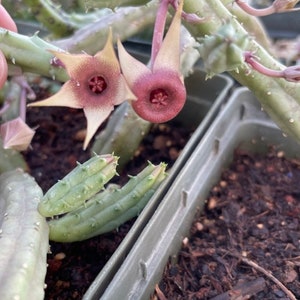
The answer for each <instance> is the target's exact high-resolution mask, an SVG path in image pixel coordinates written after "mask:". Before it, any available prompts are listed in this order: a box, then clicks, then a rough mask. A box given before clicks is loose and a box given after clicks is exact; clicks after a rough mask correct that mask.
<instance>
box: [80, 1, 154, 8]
mask: <svg viewBox="0 0 300 300" xmlns="http://www.w3.org/2000/svg"><path fill="white" fill-rule="evenodd" d="M149 2H157V1H156V0H155V1H151V0H84V7H85V8H86V9H87V10H88V9H91V8H105V7H108V8H111V9H115V8H117V7H122V6H140V5H145V4H147V3H149Z"/></svg>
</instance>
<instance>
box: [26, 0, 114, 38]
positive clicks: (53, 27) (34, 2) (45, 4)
mask: <svg viewBox="0 0 300 300" xmlns="http://www.w3.org/2000/svg"><path fill="white" fill-rule="evenodd" d="M24 3H25V4H26V5H27V6H28V8H29V10H30V12H31V13H32V14H33V15H34V16H35V18H36V19H37V20H38V21H39V22H41V23H42V24H43V26H45V27H46V28H47V29H48V30H49V32H51V33H52V34H53V35H55V36H56V37H63V36H69V35H70V34H72V33H73V32H74V31H75V30H78V29H79V28H81V27H82V26H84V25H87V24H90V23H93V22H95V21H97V20H99V19H100V18H102V17H103V16H105V15H107V14H109V13H111V12H110V10H109V9H105V10H95V11H93V12H91V13H84V14H78V13H77V14H75V13H73V14H68V13H66V12H64V11H63V10H62V8H61V7H60V6H56V5H55V4H54V3H53V2H52V1H50V0H24Z"/></svg>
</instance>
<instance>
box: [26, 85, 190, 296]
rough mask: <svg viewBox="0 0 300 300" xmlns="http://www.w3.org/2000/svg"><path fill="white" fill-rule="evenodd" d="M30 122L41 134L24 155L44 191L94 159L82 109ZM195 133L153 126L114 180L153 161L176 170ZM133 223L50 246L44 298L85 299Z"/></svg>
mask: <svg viewBox="0 0 300 300" xmlns="http://www.w3.org/2000/svg"><path fill="white" fill-rule="evenodd" d="M33 88H34V89H35V91H36V93H37V94H38V95H39V99H43V98H45V97H46V95H43V94H42V93H43V91H42V90H39V88H38V86H36V87H33ZM27 123H28V124H29V126H30V127H37V130H36V134H35V136H34V138H33V141H32V149H31V150H29V151H27V152H26V153H24V155H25V158H26V161H27V162H28V165H29V167H30V173H31V174H32V176H34V177H35V179H36V181H37V182H38V183H39V185H40V186H41V188H42V189H43V191H44V192H46V191H47V190H48V189H49V188H50V187H51V186H52V185H53V184H55V183H56V182H57V180H58V179H62V178H63V177H64V176H65V175H66V174H67V173H68V172H69V171H71V170H72V169H73V168H74V167H76V162H77V161H79V162H81V163H83V162H84V161H86V160H88V159H89V158H90V151H89V150H90V149H89V148H88V149H87V150H86V151H83V150H82V145H83V139H84V135H85V127H86V119H85V117H84V114H83V111H82V110H76V109H68V108H65V107H41V108H29V109H28V112H27ZM102 128H103V126H102V127H101V128H100V130H101V129H102ZM191 134H192V130H188V129H186V128H182V127H181V126H180V124H176V123H170V124H161V125H155V126H153V128H152V130H151V131H150V133H149V134H148V135H147V136H146V137H145V139H144V141H143V143H142V144H141V145H140V147H139V149H138V150H137V154H136V157H134V159H133V160H132V161H131V162H129V164H128V166H127V167H126V169H124V171H123V172H122V174H120V176H119V177H115V179H114V180H113V182H115V183H118V184H122V185H123V184H124V183H125V182H126V181H127V180H128V175H136V174H137V173H138V172H139V171H141V170H142V169H143V168H144V167H145V166H146V165H147V161H148V160H149V161H151V162H152V163H154V164H158V163H160V162H161V161H164V162H166V163H167V164H168V167H171V166H172V165H173V163H174V162H175V160H176V159H177V157H178V155H179V154H180V151H181V150H182V148H183V147H184V145H185V144H186V142H187V140H188V139H189V138H190V136H191ZM133 222H134V220H132V221H129V222H127V223H126V224H124V225H122V226H121V227H120V228H118V230H115V231H113V232H111V233H107V234H104V235H101V236H98V237H95V238H92V239H89V240H87V241H83V242H76V243H55V242H50V245H51V254H49V255H48V264H49V266H48V271H47V277H46V284H47V288H46V296H45V299H49V300H50V299H51V300H52V299H53V300H64V299H68V300H70V299H82V296H83V294H84V293H85V292H86V290H87V289H88V287H89V285H90V284H91V282H92V281H93V280H94V279H95V277H96V276H97V274H98V273H99V272H100V270H101V269H102V268H103V266H104V265H105V263H106V262H107V261H108V259H109V258H110V257H111V255H112V254H113V253H114V251H115V250H116V248H117V247H118V245H119V244H120V243H121V241H122V240H123V238H124V237H125V235H126V234H127V232H128V231H129V229H130V228H131V226H132V224H133Z"/></svg>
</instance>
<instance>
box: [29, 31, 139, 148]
mask: <svg viewBox="0 0 300 300" xmlns="http://www.w3.org/2000/svg"><path fill="white" fill-rule="evenodd" d="M52 53H53V54H54V55H55V57H56V59H57V60H56V63H57V64H58V65H62V67H65V68H66V70H67V72H68V74H69V75H70V79H69V80H68V81H67V82H66V83H65V84H64V86H63V87H62V89H61V90H60V91H59V92H58V93H57V94H55V95H53V96H51V97H50V98H48V99H45V100H42V101H38V102H35V103H32V104H30V106H68V107H72V108H82V109H83V111H84V114H85V116H86V119H87V134H86V138H85V141H84V145H83V148H84V149H85V148H86V147H87V145H88V143H89V141H90V140H91V138H92V137H93V135H94V134H95V132H96V130H97V129H98V127H99V126H100V125H101V124H102V122H103V121H104V120H105V119H106V118H107V117H108V115H109V114H110V113H111V111H112V110H113V109H114V106H115V105H118V104H120V103H122V102H123V101H125V100H129V99H131V100H134V99H135V96H134V95H133V94H132V93H131V92H130V90H129V88H128V87H127V84H126V82H125V80H124V78H123V75H122V74H121V71H120V67H119V63H118V60H117V58H116V56H115V53H114V49H113V44H112V33H111V31H110V33H109V36H108V39H107V42H106V45H105V47H104V48H103V50H101V51H100V52H98V53H96V54H95V55H94V56H91V55H88V54H69V53H64V52H58V51H52Z"/></svg>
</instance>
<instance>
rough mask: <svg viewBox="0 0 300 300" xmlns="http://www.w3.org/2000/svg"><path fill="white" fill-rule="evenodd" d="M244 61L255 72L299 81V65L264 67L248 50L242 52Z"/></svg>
mask: <svg viewBox="0 0 300 300" xmlns="http://www.w3.org/2000/svg"><path fill="white" fill-rule="evenodd" d="M244 57H245V62H246V63H247V64H248V65H250V66H251V67H252V69H254V70H256V71H257V72H259V73H261V74H264V75H266V76H269V77H275V78H284V79H286V80H287V81H291V82H299V81H300V66H290V67H287V68H285V69H284V70H273V69H270V68H267V67H265V66H264V65H262V64H261V63H259V62H258V58H257V57H255V55H254V54H253V53H252V52H250V51H246V52H245V53H244Z"/></svg>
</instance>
